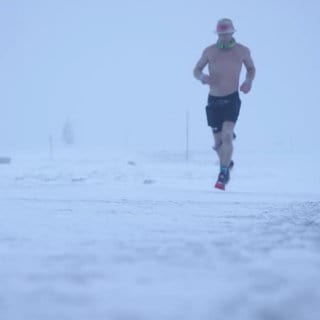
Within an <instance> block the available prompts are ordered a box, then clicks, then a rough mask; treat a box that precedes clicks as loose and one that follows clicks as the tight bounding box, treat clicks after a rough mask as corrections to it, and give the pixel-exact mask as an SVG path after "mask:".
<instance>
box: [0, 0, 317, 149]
mask: <svg viewBox="0 0 320 320" xmlns="http://www.w3.org/2000/svg"><path fill="white" fill-rule="evenodd" d="M319 7H320V5H319V4H318V2H317V1H312V0H306V1H289V0H288V1H286V0H271V1H263V2H260V1H254V0H243V1H236V0H234V1H209V0H197V1H182V0H177V1H171V0H156V1H152V0H137V1H130V0H114V1H110V0H108V1H103V0H29V1H24V0H20V1H18V0H2V1H1V2H0V45H1V46H0V48H1V49H0V72H1V74H0V85H1V94H0V108H1V116H0V153H1V152H2V150H3V151H6V150H12V149H13V150H14V149H19V148H29V147H30V148H31V147H32V148H33V147H39V148H45V147H46V145H47V140H48V136H49V135H52V136H53V138H54V140H55V141H56V143H59V141H60V137H61V132H62V127H63V124H64V122H65V121H66V119H70V121H71V123H72V125H73V128H74V133H75V138H76V141H77V144H79V145H84V146H100V147H103V148H110V147H114V146H120V147H128V148H134V149H135V148H137V149H151V148H152V149H175V150H178V151H179V150H183V148H184V143H185V142H184V141H185V140H184V139H185V114H186V111H187V110H188V111H189V113H190V144H191V148H192V149H203V150H205V149H206V148H208V147H210V145H211V144H212V142H211V140H212V137H211V134H210V130H209V128H208V127H207V125H206V119H205V112H204V108H205V105H206V98H207V94H208V88H207V87H205V86H202V85H201V84H200V83H199V82H197V81H196V80H195V79H194V78H193V76H192V70H193V67H194V65H195V63H196V62H197V60H198V59H199V57H200V55H201V53H202V51H203V49H204V48H205V47H207V46H208V45H211V44H212V43H214V42H215V41H216V35H215V34H214V29H215V25H216V21H217V20H218V19H220V18H223V17H229V18H231V19H233V21H234V24H235V27H236V29H237V32H236V33H235V38H236V39H237V41H239V42H240V43H242V44H244V45H247V46H248V47H249V48H250V50H251V53H252V57H253V59H254V62H255V64H256V68H257V76H256V79H255V81H254V84H253V89H252V92H251V93H250V94H249V95H241V99H242V109H241V114H240V118H239V122H238V124H237V127H236V131H237V133H238V136H239V142H238V143H239V145H240V146H243V147H248V148H250V147H251V148H257V149H259V148H260V149H266V148H267V149H272V148H277V147H284V148H287V147H288V148H292V147H293V148H300V147H302V146H303V145H304V144H306V145H307V146H311V147H315V148H318V147H319V143H318V141H317V140H318V138H317V135H318V130H317V123H318V118H319V114H320V112H319V106H318V105H319V101H320V90H319V88H318V86H319V85H318V82H319V80H318V78H319V71H320V62H319V59H320V50H319V44H318V40H317V36H318V31H319V30H320V25H319V18H320V10H319V9H320V8H319ZM244 71H245V70H243V73H242V79H243V78H244Z"/></svg>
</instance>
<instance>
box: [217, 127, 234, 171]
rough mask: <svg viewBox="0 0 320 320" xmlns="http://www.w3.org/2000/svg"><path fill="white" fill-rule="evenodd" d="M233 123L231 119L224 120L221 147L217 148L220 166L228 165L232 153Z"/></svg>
mask: <svg viewBox="0 0 320 320" xmlns="http://www.w3.org/2000/svg"><path fill="white" fill-rule="evenodd" d="M234 126H235V124H234V123H233V122H231V121H225V122H224V123H223V126H222V131H221V141H222V144H221V147H220V149H219V156H220V166H221V167H227V168H228V167H229V165H230V162H231V158H232V153H233V143H232V140H233V129H234Z"/></svg>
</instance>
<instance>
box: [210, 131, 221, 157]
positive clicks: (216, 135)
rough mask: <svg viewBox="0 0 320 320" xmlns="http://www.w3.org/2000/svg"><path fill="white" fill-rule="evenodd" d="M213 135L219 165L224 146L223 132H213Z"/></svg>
mask: <svg viewBox="0 0 320 320" xmlns="http://www.w3.org/2000/svg"><path fill="white" fill-rule="evenodd" d="M212 133H213V139H214V146H213V149H214V150H215V151H216V152H217V156H218V159H219V163H220V162H221V155H220V154H221V145H222V137H221V131H220V132H212Z"/></svg>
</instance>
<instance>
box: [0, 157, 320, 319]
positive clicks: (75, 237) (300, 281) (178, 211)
mask: <svg viewBox="0 0 320 320" xmlns="http://www.w3.org/2000/svg"><path fill="white" fill-rule="evenodd" d="M210 156H211V155H210ZM263 157H264V159H265V155H263ZM284 157H285V156H284V155H275V156H272V157H271V156H269V158H268V161H264V162H261V159H258V156H257V155H255V156H252V155H251V157H249V158H248V159H245V156H244V157H243V160H242V162H241V161H239V160H237V162H236V165H238V167H236V168H235V171H234V173H233V180H232V181H231V183H230V186H229V188H228V191H227V192H221V191H215V190H213V189H212V181H213V179H214V177H215V175H216V170H217V167H215V166H213V165H212V163H211V161H210V159H209V158H208V157H207V156H199V157H198V158H196V159H193V160H191V161H190V162H189V163H185V162H184V161H183V160H182V159H180V158H179V157H174V156H170V155H168V154H167V155H157V156H153V157H151V156H149V157H145V156H144V157H143V156H140V157H138V158H137V157H123V156H121V157H119V158H117V159H112V160H110V161H109V162H108V161H91V162H90V161H87V160H85V161H77V162H76V161H71V160H70V159H69V160H68V161H61V160H57V161H55V162H53V163H52V162H50V163H48V162H46V163H44V162H39V163H37V164H35V163H34V162H27V164H26V162H24V164H23V165H22V164H21V163H20V164H19V163H13V164H12V165H11V166H6V167H4V166H3V167H1V168H0V169H1V172H0V176H1V182H0V188H1V196H0V314H1V317H0V319H1V320H20V319H21V320H22V319H32V320H47V319H59V320H64V319H66V320H73V319H77V320H82V319H83V320H87V319H89V318H91V319H107V320H173V319H174V320H176V319H181V320H211V319H214V320H224V319H228V320H232V319H235V320H239V319H241V320H242V319H244V320H251V319H252V320H260V319H261V320H286V319H288V320H289V319H290V320H298V319H299V320H300V319H301V320H302V319H303V320H309V319H310V320H315V319H318V317H319V315H320V306H319V301H320V286H319V283H320V188H318V187H319V185H320V184H319V181H320V179H319V178H320V175H319V173H317V174H315V175H314V176H313V178H312V179H311V180H310V179H308V184H306V185H307V188H302V186H303V183H304V182H306V181H305V180H304V179H307V177H305V176H304V175H303V172H300V175H299V176H295V177H292V176H291V175H290V172H291V171H293V170H294V169H296V168H297V164H298V163H300V161H301V158H299V157H295V158H294V159H295V160H294V161H293V160H292V159H293V158H292V157H289V156H288V157H286V158H285V159H286V170H285V171H284V172H283V171H282V172H281V173H279V172H278V171H277V170H276V169H275V165H274V163H278V162H279V159H281V160H283V159H284ZM303 160H305V159H303ZM250 161H251V162H250ZM290 161H293V162H292V163H291V162H290ZM295 161H296V163H295ZM257 163H259V166H257ZM295 181H296V182H297V181H299V182H300V183H295ZM275 186H277V187H276V188H275Z"/></svg>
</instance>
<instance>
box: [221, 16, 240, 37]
mask: <svg viewBox="0 0 320 320" xmlns="http://www.w3.org/2000/svg"><path fill="white" fill-rule="evenodd" d="M235 31H236V29H235V28H234V26H233V23H232V20H230V19H226V18H225V19H221V20H219V21H218V23H217V28H216V33H217V34H224V33H234V32H235Z"/></svg>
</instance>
